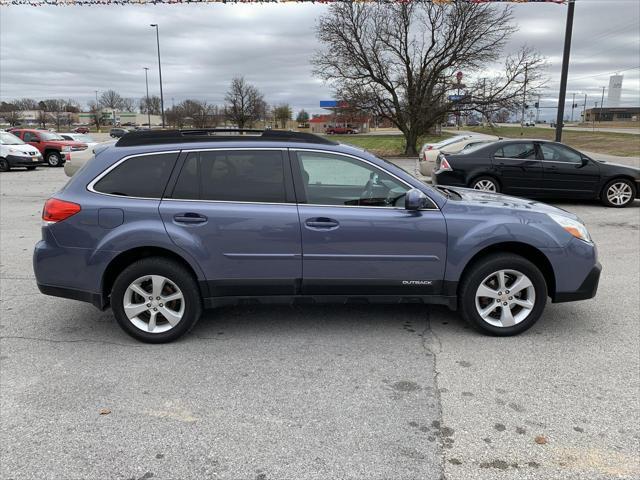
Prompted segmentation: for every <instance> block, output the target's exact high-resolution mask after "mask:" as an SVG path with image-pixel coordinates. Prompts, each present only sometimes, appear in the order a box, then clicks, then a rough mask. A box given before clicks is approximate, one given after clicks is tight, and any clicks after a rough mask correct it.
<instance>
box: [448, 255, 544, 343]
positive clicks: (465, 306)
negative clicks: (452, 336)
mask: <svg viewBox="0 0 640 480" xmlns="http://www.w3.org/2000/svg"><path fill="white" fill-rule="evenodd" d="M546 302H547V284H546V282H545V279H544V275H542V273H541V272H540V270H538V268H537V267H536V266H535V265H534V264H533V263H531V262H530V261H528V260H527V259H525V258H523V257H520V256H518V255H513V254H495V255H490V256H488V257H486V258H484V259H481V260H480V261H478V262H476V263H475V264H473V265H472V266H471V268H470V270H469V271H468V272H467V273H466V274H465V277H464V279H463V280H462V284H461V286H460V297H459V303H460V312H461V314H462V317H463V318H464V319H465V320H466V321H467V322H469V323H470V324H471V325H473V326H474V327H475V328H477V329H478V330H480V331H482V332H484V333H488V334H490V335H497V336H510V335H517V334H519V333H521V332H524V331H525V330H527V329H528V328H530V327H531V326H532V325H533V324H534V323H535V322H536V321H537V320H538V319H539V318H540V315H542V312H543V310H544V307H545V304H546Z"/></svg>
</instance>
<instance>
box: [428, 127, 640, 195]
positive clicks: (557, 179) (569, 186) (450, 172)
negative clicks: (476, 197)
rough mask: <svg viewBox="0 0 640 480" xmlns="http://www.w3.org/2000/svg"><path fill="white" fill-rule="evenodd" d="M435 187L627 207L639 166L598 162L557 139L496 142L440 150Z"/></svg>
mask: <svg viewBox="0 0 640 480" xmlns="http://www.w3.org/2000/svg"><path fill="white" fill-rule="evenodd" d="M431 179H432V182H433V184H434V185H452V186H458V187H469V188H475V189H477V190H486V191H490V192H502V193H508V194H512V195H518V196H521V197H547V198H571V199H581V198H584V199H600V200H601V201H602V203H604V204H605V205H606V206H608V207H626V206H627V205H630V204H631V203H632V202H633V201H634V199H635V198H638V195H639V193H638V190H639V188H638V187H640V169H638V168H634V167H629V166H625V165H617V164H614V163H608V162H603V161H599V160H594V159H592V158H589V157H588V156H587V155H585V154H583V153H580V152H578V151H577V150H574V149H573V148H570V147H567V146H566V145H563V144H561V143H556V142H547V141H544V140H501V141H498V142H493V143H488V144H482V145H479V146H478V147H476V148H472V149H469V150H465V151H463V152H460V153H458V154H443V153H441V154H440V155H439V156H438V159H437V160H436V166H435V169H434V171H433V174H432V175H431Z"/></svg>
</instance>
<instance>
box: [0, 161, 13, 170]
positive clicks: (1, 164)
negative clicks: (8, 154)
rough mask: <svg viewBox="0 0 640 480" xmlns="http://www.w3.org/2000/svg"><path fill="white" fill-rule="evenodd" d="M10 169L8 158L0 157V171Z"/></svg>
mask: <svg viewBox="0 0 640 480" xmlns="http://www.w3.org/2000/svg"><path fill="white" fill-rule="evenodd" d="M9 170H11V165H9V160H7V159H6V158H0V172H8V171H9Z"/></svg>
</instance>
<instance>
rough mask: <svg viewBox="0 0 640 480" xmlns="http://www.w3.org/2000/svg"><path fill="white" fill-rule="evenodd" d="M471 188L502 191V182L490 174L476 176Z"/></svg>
mask: <svg viewBox="0 0 640 480" xmlns="http://www.w3.org/2000/svg"><path fill="white" fill-rule="evenodd" d="M469 188H473V189H474V190H482V191H483V192H491V193H500V184H499V183H498V181H497V180H496V179H495V178H493V177H490V176H488V175H487V176H482V177H477V178H474V179H473V180H472V181H471V184H470V185H469Z"/></svg>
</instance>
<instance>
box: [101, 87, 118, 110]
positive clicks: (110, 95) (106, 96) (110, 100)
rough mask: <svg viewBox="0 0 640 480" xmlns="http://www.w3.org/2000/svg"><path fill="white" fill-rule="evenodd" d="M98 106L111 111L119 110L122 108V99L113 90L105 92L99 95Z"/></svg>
mask: <svg viewBox="0 0 640 480" xmlns="http://www.w3.org/2000/svg"><path fill="white" fill-rule="evenodd" d="M100 105H102V106H103V107H104V108H109V109H111V110H119V109H120V108H122V106H123V98H122V97H121V96H120V94H119V93H118V92H116V91H115V90H107V91H105V92H102V95H100Z"/></svg>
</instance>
